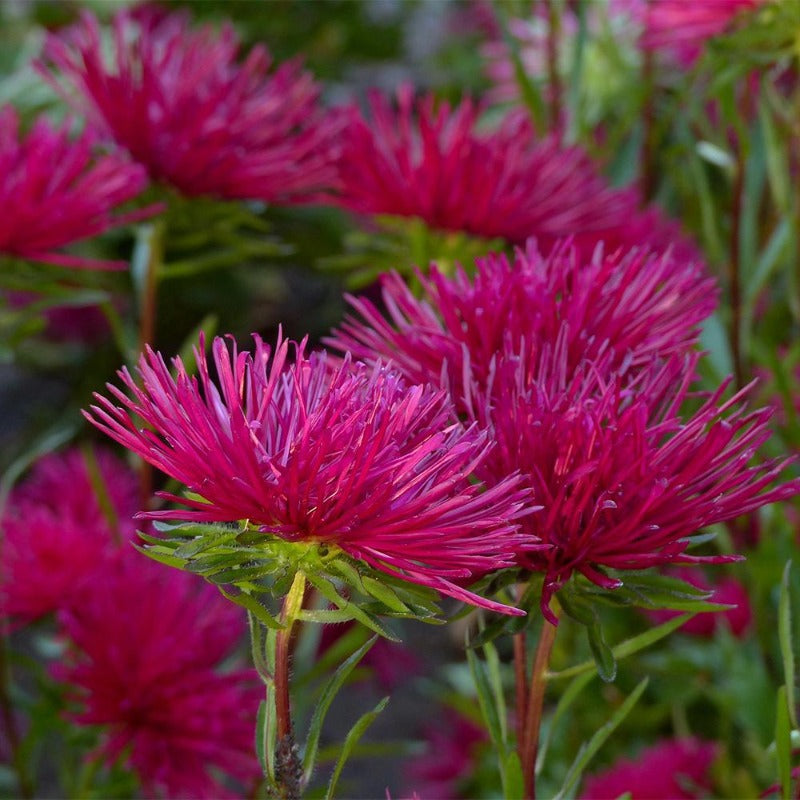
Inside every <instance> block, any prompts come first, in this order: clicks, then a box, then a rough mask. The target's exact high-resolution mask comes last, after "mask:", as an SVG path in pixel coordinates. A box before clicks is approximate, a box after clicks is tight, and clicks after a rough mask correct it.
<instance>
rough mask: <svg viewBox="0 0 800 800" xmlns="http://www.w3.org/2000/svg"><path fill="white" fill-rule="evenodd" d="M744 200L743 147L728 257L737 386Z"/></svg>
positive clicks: (739, 384)
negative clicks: (741, 234)
mask: <svg viewBox="0 0 800 800" xmlns="http://www.w3.org/2000/svg"><path fill="white" fill-rule="evenodd" d="M743 201H744V163H743V158H742V153H741V149H738V150H737V154H736V174H735V176H734V179H733V208H732V209H731V217H732V218H731V245H730V257H729V259H728V264H729V273H728V279H729V284H730V287H729V288H730V302H731V353H732V355H733V374H734V377H735V379H736V386H737V388H739V389H740V388H741V387H742V386H744V359H743V354H742V287H741V278H740V272H741V264H740V250H739V237H740V228H741V218H742V205H743Z"/></svg>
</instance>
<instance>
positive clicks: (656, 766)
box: [581, 737, 718, 800]
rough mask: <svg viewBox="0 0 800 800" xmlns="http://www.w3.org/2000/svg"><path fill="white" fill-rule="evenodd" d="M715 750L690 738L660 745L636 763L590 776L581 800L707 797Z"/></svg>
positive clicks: (623, 763) (627, 762) (619, 763)
mask: <svg viewBox="0 0 800 800" xmlns="http://www.w3.org/2000/svg"><path fill="white" fill-rule="evenodd" d="M717 751H718V747H717V745H716V744H714V743H713V742H704V741H702V740H701V739H695V738H693V737H690V738H686V739H674V740H665V741H661V742H659V743H658V744H655V745H653V746H652V747H648V748H646V749H645V750H643V751H642V752H641V753H639V755H638V756H637V757H636V759H635V760H634V759H630V760H628V759H620V760H619V761H617V763H616V764H614V765H613V766H611V767H609V769H607V770H606V771H605V772H601V773H598V774H597V775H593V776H590V777H588V778H587V779H586V783H585V785H584V790H583V794H582V795H581V796H582V797H583V798H586V799H587V800H605V799H606V798H607V799H608V800H612V798H617V797H621V796H622V795H627V794H629V795H630V797H631V800H692V798H700V797H708V795H709V792H710V791H711V788H712V787H711V776H710V775H709V771H710V769H711V764H712V763H713V761H714V759H715V758H716V755H717Z"/></svg>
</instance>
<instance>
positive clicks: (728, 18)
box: [636, 0, 765, 67]
mask: <svg viewBox="0 0 800 800" xmlns="http://www.w3.org/2000/svg"><path fill="white" fill-rule="evenodd" d="M764 2H765V0H707V2H704V3H691V2H686V1H685V0H658V2H655V3H653V2H651V3H643V4H641V5H640V8H639V10H638V14H636V16H638V17H640V18H641V20H642V23H643V31H642V37H641V42H642V46H643V47H645V48H646V49H648V50H656V51H664V52H667V53H670V54H672V55H673V56H674V57H675V58H676V59H677V60H678V62H679V63H680V64H682V65H683V66H686V67H688V66H691V64H692V63H693V62H694V61H695V60H696V59H697V57H698V56H699V55H700V52H701V50H702V48H703V45H704V44H705V42H706V40H708V39H710V38H711V37H713V36H717V35H719V34H721V33H723V32H724V31H725V30H726V29H727V28H728V27H729V26H730V25H731V23H732V21H733V20H734V18H735V17H736V16H737V15H738V14H740V13H742V12H745V11H751V10H753V9H755V8H757V7H758V6H759V5H761V4H762V3H764Z"/></svg>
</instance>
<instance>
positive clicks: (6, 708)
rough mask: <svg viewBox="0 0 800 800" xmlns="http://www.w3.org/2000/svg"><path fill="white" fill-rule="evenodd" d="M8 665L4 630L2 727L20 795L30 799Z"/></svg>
mask: <svg viewBox="0 0 800 800" xmlns="http://www.w3.org/2000/svg"><path fill="white" fill-rule="evenodd" d="M10 674H11V670H10V666H9V663H8V653H7V649H6V632H5V630H4V631H2V633H1V634H0V713H2V716H3V727H4V728H5V731H6V738H7V740H8V746H9V748H10V750H11V763H12V764H13V767H14V772H15V773H16V776H17V784H18V786H19V794H20V797H22V798H25V800H31V798H33V796H34V792H33V784H32V783H31V779H30V776H29V775H28V772H27V769H26V765H25V758H24V756H23V753H22V748H21V747H20V738H19V731H18V730H17V721H16V719H15V718H14V706H13V705H12V703H11V697H10V695H9V691H8V687H9V684H10Z"/></svg>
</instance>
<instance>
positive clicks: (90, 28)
mask: <svg viewBox="0 0 800 800" xmlns="http://www.w3.org/2000/svg"><path fill="white" fill-rule="evenodd" d="M112 24H113V55H112V58H111V61H110V63H109V62H108V61H107V59H106V57H105V53H104V47H103V41H102V37H101V32H100V28H99V25H98V23H97V20H96V18H95V17H94V16H92V15H91V14H90V13H88V12H84V13H83V14H82V15H81V19H80V21H79V22H78V23H77V24H76V25H74V26H73V27H71V28H69V29H67V30H66V31H64V32H63V33H59V34H51V35H49V36H48V38H47V41H46V44H45V48H44V53H43V63H42V64H40V70H41V71H42V72H43V73H44V74H45V76H46V77H48V79H49V80H50V81H51V82H52V83H54V84H55V85H56V87H57V88H58V87H59V84H58V82H57V80H56V78H55V77H54V75H53V74H51V73H50V72H49V71H48V68H49V69H52V70H53V71H54V72H55V73H56V74H59V73H60V75H61V76H62V77H63V79H64V80H65V81H66V82H67V83H68V84H71V86H72V89H73V92H72V93H70V92H66V96H67V99H68V100H69V101H70V102H72V103H73V104H74V105H75V106H76V107H77V108H78V109H80V110H81V111H83V112H84V113H86V114H87V115H88V117H89V119H90V120H91V121H92V123H93V124H95V125H96V126H97V127H98V128H99V129H100V130H102V131H104V132H105V133H106V134H107V135H108V136H110V137H111V138H112V139H114V140H115V141H116V142H117V144H119V145H120V146H121V147H124V148H125V149H127V150H128V152H129V153H130V154H131V156H132V157H133V158H134V159H135V160H136V161H138V162H139V163H140V164H143V165H144V166H145V167H146V168H147V171H148V172H149V174H150V176H151V178H153V179H154V180H158V181H164V182H166V183H169V184H171V185H173V186H175V187H176V188H177V189H178V190H179V191H181V192H182V193H183V194H185V195H190V196H191V195H215V196H218V197H224V198H245V199H259V200H264V201H269V202H294V201H298V200H302V199H304V198H305V199H308V197H309V195H311V194H314V193H316V192H318V191H319V190H320V189H322V188H325V187H327V186H328V184H329V182H330V181H331V179H332V177H333V174H334V173H333V170H332V166H331V146H332V134H333V133H334V132H335V131H333V130H332V129H331V126H330V124H329V123H326V124H322V123H321V122H320V119H319V113H318V109H317V97H318V94H319V89H318V87H317V86H316V84H315V83H314V81H313V79H312V78H311V76H310V75H309V74H308V73H305V72H302V71H301V70H300V68H299V66H298V65H297V64H296V63H286V64H283V65H281V66H280V67H278V68H277V69H275V70H274V71H272V72H270V68H271V66H272V62H271V58H270V56H269V54H268V53H267V50H266V49H265V48H264V47H256V48H254V49H253V50H252V51H251V52H250V53H249V55H248V56H247V58H246V59H245V60H244V62H243V63H241V64H238V63H237V61H236V59H237V55H238V50H239V43H238V40H237V37H236V34H235V33H234V31H233V28H232V27H231V26H230V25H225V26H223V28H222V30H220V31H215V30H214V29H213V28H211V27H209V26H200V27H197V28H192V27H191V26H190V24H189V19H188V17H187V15H185V14H183V13H172V14H165V13H164V12H162V11H160V10H157V9H155V8H152V7H150V8H147V7H145V8H140V9H135V10H133V11H129V10H123V11H121V12H119V13H118V14H117V15H116V16H115V17H114V20H113V23H112Z"/></svg>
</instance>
